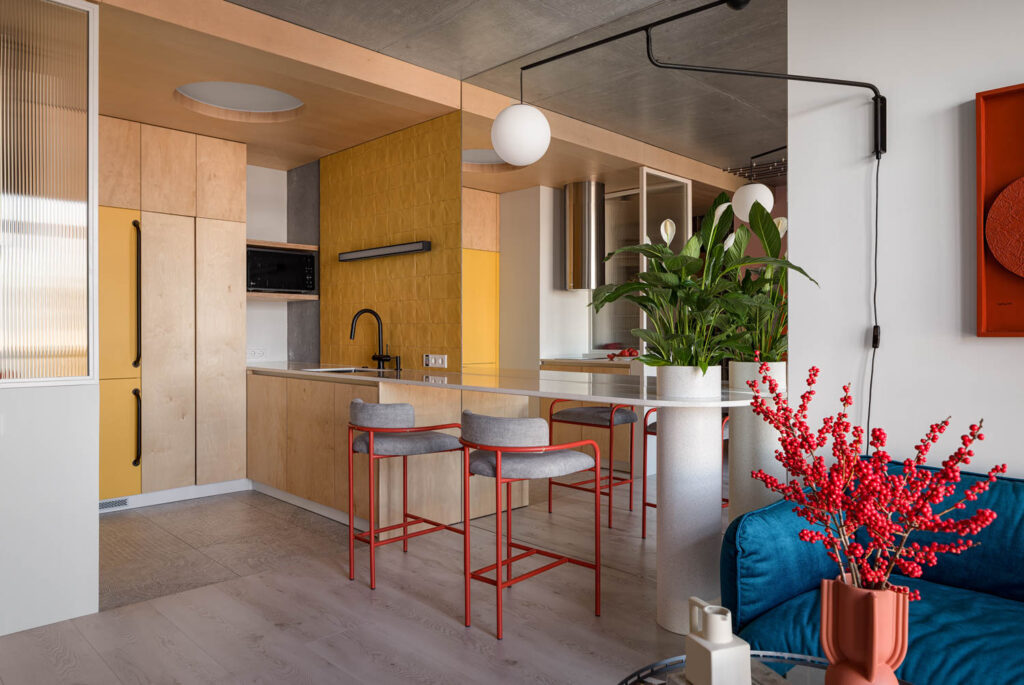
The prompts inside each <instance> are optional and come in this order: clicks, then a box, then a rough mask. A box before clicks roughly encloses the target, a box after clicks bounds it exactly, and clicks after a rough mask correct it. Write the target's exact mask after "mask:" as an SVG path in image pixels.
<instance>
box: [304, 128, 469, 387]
mask: <svg viewBox="0 0 1024 685" xmlns="http://www.w3.org/2000/svg"><path fill="white" fill-rule="evenodd" d="M461 158H462V152H461V117H460V113H459V112H453V113H451V114H446V115H445V116H442V117H438V118H437V119H432V120H430V121H427V122H425V123H422V124H418V125H416V126H412V127H410V128H407V129H404V130H402V131H398V132H397V133H392V134H391V135H388V136H384V137H382V138H378V139H376V140H372V141H370V142H368V143H364V144H362V145H358V146H356V147H353V148H349V149H348V150H342V151H341V152H337V153H335V154H333V155H329V156H327V157H324V158H323V159H321V160H320V255H321V262H320V320H321V327H320V357H321V360H322V362H323V363H329V364H334V363H337V364H353V365H363V364H366V365H371V364H372V362H371V360H370V356H371V355H372V354H374V353H375V352H376V351H377V342H376V336H377V333H376V327H375V325H374V322H373V321H372V319H371V320H366V321H360V323H359V328H358V330H357V332H356V339H355V340H354V341H350V340H349V338H348V335H349V325H350V322H351V320H352V316H353V315H354V314H355V313H356V312H357V311H358V310H359V309H361V308H363V307H371V308H373V309H375V310H377V312H378V313H380V315H381V318H382V319H383V320H384V341H385V343H388V344H389V345H390V346H391V350H390V351H391V354H392V355H396V354H398V355H401V356H402V365H403V366H404V367H407V368H421V367H422V364H423V355H424V354H428V353H429V354H446V355H448V368H449V369H458V368H459V367H460V366H461V364H462V359H461V357H462V350H461V348H462V339H461V323H462V320H461V310H462V301H461V295H462V292H461V287H462V283H461V278H462V276H461V274H462V265H461V256H462V253H461V246H462V234H461V226H460V203H461V185H460V184H461ZM416 240H429V241H430V242H431V251H430V252H427V253H417V254H410V255H399V256H395V257H385V258H380V259H368V260H364V261H357V262H347V263H339V262H338V260H337V254H338V253H339V252H347V251H351V250H361V249H366V248H371V247H380V246H383V245H393V244H396V243H407V242H412V241H416Z"/></svg>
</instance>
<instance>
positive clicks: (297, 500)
mask: <svg viewBox="0 0 1024 685" xmlns="http://www.w3.org/2000/svg"><path fill="white" fill-rule="evenodd" d="M251 482H252V489H253V490H255V491H256V492H262V493H263V494H264V495H269V496H270V497H273V498H275V499H279V500H281V501H283V502H287V503H288V504H294V505H295V506H297V507H301V508H303V509H305V510H307V511H311V512H313V513H314V514H319V515H320V516H323V517H324V518H329V519H331V520H332V521H337V522H338V523H344V524H345V525H346V526H347V525H348V512H347V511H340V510H338V509H335V508H334V507H328V506H326V505H324V504H320V503H319V502H313V501H311V500H308V499H304V498H302V497H299V496H298V495H293V494H291V493H290V492H285V491H284V490H278V489H277V488H273V487H271V486H269V485H266V484H265V483H260V482H257V481H251ZM378 525H379V524H378ZM369 527H370V522H369V521H367V520H365V519H361V518H359V517H358V516H357V517H356V528H357V529H358V530H367V529H368V528H369Z"/></svg>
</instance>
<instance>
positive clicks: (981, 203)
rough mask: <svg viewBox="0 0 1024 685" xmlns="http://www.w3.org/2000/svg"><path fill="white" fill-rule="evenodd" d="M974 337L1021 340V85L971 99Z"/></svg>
mask: <svg viewBox="0 0 1024 685" xmlns="http://www.w3.org/2000/svg"><path fill="white" fill-rule="evenodd" d="M975 107H976V114H977V119H976V126H977V134H978V154H977V165H978V170H977V172H978V207H977V213H978V236H977V239H978V335H979V336H1004V337H1013V336H1024V125H1022V124H1024V84H1021V85H1017V86H1009V87H1007V88H999V89H997V90H989V91H985V92H983V93H978V94H977V95H976V96H975Z"/></svg>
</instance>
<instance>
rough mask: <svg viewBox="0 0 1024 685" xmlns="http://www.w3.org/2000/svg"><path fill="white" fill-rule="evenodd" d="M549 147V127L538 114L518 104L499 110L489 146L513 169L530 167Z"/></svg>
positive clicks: (537, 111) (528, 107) (536, 110)
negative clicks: (512, 166)
mask: <svg viewBox="0 0 1024 685" xmlns="http://www.w3.org/2000/svg"><path fill="white" fill-rule="evenodd" d="M550 143H551V127H550V126H548V120H547V119H546V118H545V117H544V115H543V114H541V112H540V110H539V109H537V108H536V107H532V106H530V105H524V104H522V103H518V104H515V105H510V106H508V107H506V108H505V109H503V110H501V112H500V113H499V114H498V116H497V118H495V120H494V123H493V124H492V125H491V145H492V146H494V151H495V152H497V153H498V156H499V157H501V158H502V159H503V160H505V161H506V162H508V163H509V164H512V165H514V166H527V165H528V164H533V163H534V162H536V161H537V160H538V159H540V158H541V157H543V156H544V153H545V152H547V150H548V145H549V144H550Z"/></svg>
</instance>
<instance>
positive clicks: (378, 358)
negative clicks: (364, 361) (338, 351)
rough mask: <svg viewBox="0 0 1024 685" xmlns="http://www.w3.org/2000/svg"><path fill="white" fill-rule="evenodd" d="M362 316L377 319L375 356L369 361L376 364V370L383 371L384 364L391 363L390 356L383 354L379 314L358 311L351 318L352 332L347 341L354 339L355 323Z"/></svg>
mask: <svg viewBox="0 0 1024 685" xmlns="http://www.w3.org/2000/svg"><path fill="white" fill-rule="evenodd" d="M363 314H369V315H370V316H372V317H373V318H375V319H377V354H375V355H373V356H372V357H370V359H372V360H374V361H375V362H377V368H378V369H380V370H383V369H384V362H389V361H391V355H390V354H384V325H383V324H382V323H381V321H380V314H378V313H377V312H375V311H373V310H372V309H360V310H359V311H358V312H356V315H355V316H353V317H352V330H350V331H349V334H348V339H349V340H355V339H356V323H357V322H358V321H359V317H360V316H362V315H363ZM395 360H396V366H397V364H398V363H399V362H398V361H397V360H398V357H395Z"/></svg>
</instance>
